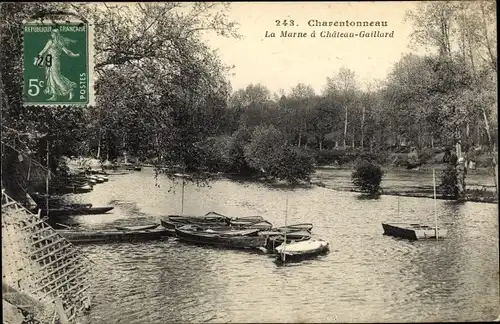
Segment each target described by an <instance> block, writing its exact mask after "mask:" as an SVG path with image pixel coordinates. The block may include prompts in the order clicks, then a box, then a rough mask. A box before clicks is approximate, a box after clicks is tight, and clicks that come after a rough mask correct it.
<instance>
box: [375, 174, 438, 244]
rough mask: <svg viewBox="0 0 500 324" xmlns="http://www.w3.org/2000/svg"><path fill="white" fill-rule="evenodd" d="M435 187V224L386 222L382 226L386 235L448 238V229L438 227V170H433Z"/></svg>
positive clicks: (410, 237)
mask: <svg viewBox="0 0 500 324" xmlns="http://www.w3.org/2000/svg"><path fill="white" fill-rule="evenodd" d="M432 178H433V187H434V223H435V225H434V226H429V225H426V224H421V223H418V222H384V223H382V228H383V229H384V235H390V236H396V237H401V238H406V239H410V240H425V239H436V240H438V239H439V238H446V236H447V234H448V230H446V229H444V228H440V227H438V225H437V224H438V221H437V205H436V204H437V197H436V171H435V170H434V169H433V170H432ZM398 216H399V197H398Z"/></svg>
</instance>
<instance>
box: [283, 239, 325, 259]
mask: <svg viewBox="0 0 500 324" xmlns="http://www.w3.org/2000/svg"><path fill="white" fill-rule="evenodd" d="M328 250H329V244H328V242H327V241H325V240H321V239H310V240H307V241H300V242H294V243H288V244H282V245H280V246H278V247H277V248H276V252H277V253H278V255H279V256H280V259H281V260H284V261H286V260H290V261H291V260H295V259H302V258H307V257H313V256H316V255H318V254H322V253H325V252H327V251H328Z"/></svg>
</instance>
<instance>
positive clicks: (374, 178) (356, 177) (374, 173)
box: [351, 161, 384, 196]
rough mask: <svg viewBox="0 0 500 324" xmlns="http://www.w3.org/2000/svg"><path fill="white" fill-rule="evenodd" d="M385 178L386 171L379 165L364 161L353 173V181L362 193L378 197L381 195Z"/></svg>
mask: <svg viewBox="0 0 500 324" xmlns="http://www.w3.org/2000/svg"><path fill="white" fill-rule="evenodd" d="M383 176H384V171H382V169H381V168H380V167H379V166H378V165H374V164H372V163H370V162H366V161H364V162H362V163H360V164H358V166H357V167H356V170H355V171H354V172H353V173H352V176H351V180H352V183H353V184H354V185H355V186H356V187H357V188H358V189H360V190H361V191H362V192H366V193H368V194H370V195H371V196H376V195H378V194H379V193H380V184H381V182H382V177H383Z"/></svg>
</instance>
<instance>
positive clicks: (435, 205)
mask: <svg viewBox="0 0 500 324" xmlns="http://www.w3.org/2000/svg"><path fill="white" fill-rule="evenodd" d="M432 182H433V187H434V222H435V224H436V240H437V239H438V238H439V234H438V221H437V198H436V169H432Z"/></svg>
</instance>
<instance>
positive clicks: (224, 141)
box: [0, 1, 498, 181]
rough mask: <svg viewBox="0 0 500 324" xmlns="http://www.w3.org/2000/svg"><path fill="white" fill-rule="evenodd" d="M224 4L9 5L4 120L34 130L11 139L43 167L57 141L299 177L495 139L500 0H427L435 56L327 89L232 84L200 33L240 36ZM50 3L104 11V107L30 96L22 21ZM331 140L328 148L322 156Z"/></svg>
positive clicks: (427, 28)
mask: <svg viewBox="0 0 500 324" xmlns="http://www.w3.org/2000/svg"><path fill="white" fill-rule="evenodd" d="M225 6H226V5H225V4H222V3H170V2H169V3H137V4H134V5H124V4H120V3H113V4H110V5H106V6H102V5H97V4H93V3H85V4H81V5H79V6H73V5H71V4H69V3H6V4H2V7H1V10H2V12H1V14H2V17H5V19H4V22H5V23H4V24H2V27H1V28H2V33H1V37H2V44H4V45H5V46H2V47H1V48H0V51H1V53H2V57H3V58H4V59H3V60H2V65H1V68H2V71H1V72H2V73H1V78H2V83H1V91H2V98H3V99H2V101H1V105H2V123H3V125H4V126H8V127H10V128H11V129H15V130H17V131H18V132H19V134H21V133H29V134H31V135H30V136H29V140H28V141H26V140H22V139H20V138H19V136H18V135H16V133H15V132H12V133H9V134H12V135H11V136H10V137H8V138H5V139H2V143H4V141H5V142H6V143H7V142H8V143H10V144H9V145H12V146H15V147H16V148H17V150H18V151H21V152H24V153H23V154H26V155H30V156H31V157H33V158H34V159H37V160H38V161H40V162H42V165H45V162H44V160H45V156H46V148H47V147H48V148H49V155H50V156H51V157H53V159H52V160H53V161H58V159H57V158H58V157H59V156H62V155H84V156H89V155H92V156H95V157H98V158H100V159H108V158H109V159H114V158H116V157H119V156H122V154H123V152H124V151H126V152H128V154H129V155H132V156H139V157H142V158H144V159H153V158H154V159H156V160H157V162H159V163H160V164H162V165H167V166H168V165H171V166H179V165H180V166H182V167H183V168H184V169H185V170H186V171H190V172H192V173H196V172H197V171H206V170H207V169H221V170H229V171H233V172H236V173H238V172H239V173H246V172H247V171H249V170H252V172H254V171H255V172H257V171H258V172H261V173H264V174H266V175H268V176H270V177H271V178H279V179H286V180H290V181H295V180H297V179H307V178H308V176H309V174H310V173H311V172H312V170H313V169H312V165H313V163H314V162H316V163H318V161H321V160H322V159H328V158H327V157H326V156H325V155H328V154H336V153H332V152H337V151H339V150H344V151H346V152H347V151H350V152H368V153H370V154H379V153H387V152H392V151H395V150H397V149H398V148H399V147H401V146H402V145H403V146H405V147H415V148H416V149H417V150H423V149H425V148H442V147H443V146H450V147H454V146H455V144H456V143H458V142H460V143H461V144H462V146H463V147H464V150H465V151H467V150H469V148H473V147H477V146H483V149H485V150H489V151H494V150H495V147H496V145H497V143H496V140H497V137H498V136H497V133H498V124H497V119H498V118H497V95H496V88H497V79H496V78H497V62H496V55H497V53H496V16H495V2H494V1H474V2H425V3H422V4H420V5H419V6H418V7H417V9H416V10H415V11H413V12H409V13H408V18H409V19H410V21H411V22H412V23H413V29H414V30H415V33H414V34H413V35H412V41H413V43H414V44H415V45H416V46H425V47H430V48H431V49H434V50H435V53H434V54H429V55H427V56H417V55H413V54H408V55H405V56H403V57H402V58H401V60H400V61H399V62H397V63H396V64H395V65H394V67H393V69H392V70H391V71H390V73H389V75H388V76H387V78H386V79H385V80H381V81H378V82H373V83H372V84H370V85H368V86H367V87H366V89H362V88H361V85H360V83H359V80H358V79H357V76H356V75H355V74H354V72H353V71H352V70H350V69H349V68H346V67H344V68H341V69H340V70H339V71H338V72H337V73H336V74H335V75H332V76H331V77H327V78H326V80H325V86H324V88H323V89H322V91H321V92H320V93H315V92H314V91H313V89H312V88H311V87H310V86H308V85H306V84H298V85H297V86H295V87H293V88H292V89H291V90H290V91H288V92H285V91H280V92H279V93H275V94H272V93H271V92H270V91H269V90H268V89H267V88H266V87H265V86H264V85H261V84H251V85H249V86H247V87H246V88H244V89H238V90H236V91H233V89H231V86H230V84H229V82H228V81H227V73H228V72H229V70H230V67H227V66H225V65H224V64H223V63H222V62H221V61H220V59H219V57H218V56H217V54H216V53H215V52H213V51H212V50H211V49H210V48H208V46H207V45H206V44H205V43H204V41H203V39H202V36H201V33H202V32H203V31H214V32H217V33H218V34H220V35H225V36H228V37H239V35H238V33H237V30H236V24H235V23H234V22H231V21H228V20H227V19H226V16H225V15H224V14H223V13H224V12H225V10H226V8H225ZM217 8H218V9H217ZM215 9H217V10H215ZM47 11H52V12H53V11H68V12H76V13H77V14H78V15H80V16H82V17H85V18H90V19H92V20H93V21H94V22H95V26H96V27H95V34H96V41H95V44H96V64H95V70H96V74H97V76H98V79H97V82H96V99H97V105H96V106H95V107H90V108H78V107H71V108H68V107H63V108H59V109H56V108H43V107H37V108H29V107H22V102H21V91H20V89H21V85H22V84H23V81H22V59H23V58H22V53H23V52H22V29H21V28H20V24H21V23H22V21H23V19H27V18H29V17H32V16H33V15H37V14H40V12H47ZM115 26H120V28H118V29H116V28H115ZM304 71H307V65H306V64H304ZM325 150H327V151H328V152H330V153H319V152H322V151H325ZM368 153H363V154H368ZM16 154H18V153H16ZM339 154H340V153H339ZM350 155H352V154H351V153H349V154H344V158H345V157H347V156H350ZM379 155H380V154H379ZM4 160H5V161H7V162H9V163H10V164H9V165H6V166H5V167H4V166H2V167H3V168H4V169H3V171H7V170H9V168H10V167H12V163H15V158H14V159H13V158H7V157H5V158H4V154H2V162H4ZM340 161H341V160H340ZM51 168H52V169H53V170H54V171H55V170H56V169H57V163H52V164H51Z"/></svg>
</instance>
